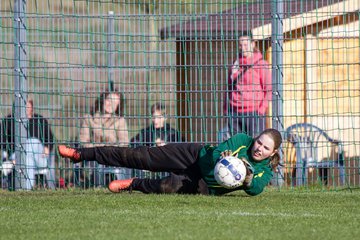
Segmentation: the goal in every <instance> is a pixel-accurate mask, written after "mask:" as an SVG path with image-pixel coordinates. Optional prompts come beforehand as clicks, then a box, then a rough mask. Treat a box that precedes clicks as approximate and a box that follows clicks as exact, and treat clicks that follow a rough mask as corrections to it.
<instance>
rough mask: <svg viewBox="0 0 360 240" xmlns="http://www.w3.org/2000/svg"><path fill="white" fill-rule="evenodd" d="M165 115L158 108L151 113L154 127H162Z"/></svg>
mask: <svg viewBox="0 0 360 240" xmlns="http://www.w3.org/2000/svg"><path fill="white" fill-rule="evenodd" d="M165 120H166V119H165V117H164V115H163V114H162V112H161V111H160V110H155V111H154V113H153V115H152V122H153V124H154V127H155V128H162V127H164V124H165Z"/></svg>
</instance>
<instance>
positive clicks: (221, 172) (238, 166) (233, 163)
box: [214, 156, 246, 189]
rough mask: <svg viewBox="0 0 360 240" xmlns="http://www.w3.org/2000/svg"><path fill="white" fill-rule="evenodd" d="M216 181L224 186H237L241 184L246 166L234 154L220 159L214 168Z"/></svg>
mask: <svg viewBox="0 0 360 240" xmlns="http://www.w3.org/2000/svg"><path fill="white" fill-rule="evenodd" d="M214 177H215V180H216V181H217V183H218V184H219V185H220V186H222V187H225V188H230V189H231V188H237V187H240V186H242V185H243V183H244V180H245V177H246V166H245V164H244V162H243V161H241V160H240V159H239V158H237V157H234V156H228V157H225V158H222V159H220V160H219V161H218V162H217V163H216V165H215V168H214Z"/></svg>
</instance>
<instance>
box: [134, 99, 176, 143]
mask: <svg viewBox="0 0 360 240" xmlns="http://www.w3.org/2000/svg"><path fill="white" fill-rule="evenodd" d="M151 116H152V120H151V121H152V122H151V124H150V126H149V127H147V128H144V129H142V130H141V131H140V133H139V134H137V135H136V136H135V137H133V138H132V139H131V141H130V142H131V146H132V147H138V146H149V147H152V146H163V145H165V144H167V143H174V142H180V141H181V137H180V133H179V132H178V131H177V130H176V129H174V128H172V127H171V126H170V124H168V123H166V119H167V118H166V108H165V105H163V104H162V103H159V102H158V103H155V104H153V105H152V106H151Z"/></svg>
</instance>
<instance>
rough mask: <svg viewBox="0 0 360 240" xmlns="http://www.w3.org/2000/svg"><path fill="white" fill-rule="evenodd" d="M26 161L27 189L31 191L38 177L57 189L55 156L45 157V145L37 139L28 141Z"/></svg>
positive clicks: (48, 185)
mask: <svg viewBox="0 0 360 240" xmlns="http://www.w3.org/2000/svg"><path fill="white" fill-rule="evenodd" d="M25 150H26V159H25V173H26V174H25V178H26V186H25V189H27V190H31V189H33V188H34V186H35V183H36V176H40V175H41V176H43V177H44V178H45V179H46V185H47V187H50V188H55V166H54V161H53V160H52V158H53V156H52V155H51V154H50V156H45V155H44V145H43V144H42V142H41V141H40V140H39V139H37V138H29V139H27V140H26V147H25Z"/></svg>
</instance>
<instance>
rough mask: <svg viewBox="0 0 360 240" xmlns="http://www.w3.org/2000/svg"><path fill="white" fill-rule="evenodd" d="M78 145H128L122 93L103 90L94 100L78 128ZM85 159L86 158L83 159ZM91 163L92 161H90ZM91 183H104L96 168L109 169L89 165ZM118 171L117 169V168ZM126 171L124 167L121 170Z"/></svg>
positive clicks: (102, 176)
mask: <svg viewBox="0 0 360 240" xmlns="http://www.w3.org/2000/svg"><path fill="white" fill-rule="evenodd" d="M79 140H80V145H81V146H82V147H85V148H88V147H99V146H104V145H106V146H109V145H110V146H118V147H127V146H128V145H129V136H128V127H127V123H126V120H125V118H124V97H123V94H122V93H120V92H118V91H117V90H116V89H115V90H114V91H105V92H103V93H101V94H100V97H99V98H98V99H97V100H96V101H95V105H94V106H93V107H92V109H91V111H90V114H88V115H86V116H85V118H84V120H83V123H82V126H81V130H80V136H79ZM84 160H87V159H84ZM91 163H92V164H93V163H94V162H91ZM91 167H93V168H94V171H91V174H90V177H91V183H92V184H93V185H95V186H96V185H99V184H104V183H105V182H104V180H105V179H104V177H105V176H104V175H103V174H101V172H100V173H99V172H98V170H102V171H104V170H109V169H107V168H98V166H94V164H93V166H91ZM117 171H119V169H117ZM124 171H125V172H126V170H125V169H123V170H122V172H124Z"/></svg>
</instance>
